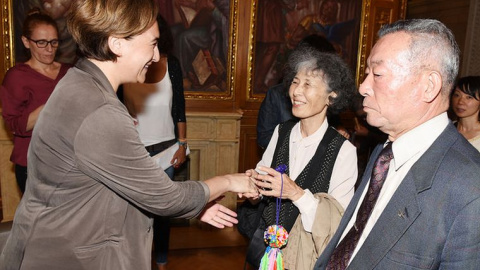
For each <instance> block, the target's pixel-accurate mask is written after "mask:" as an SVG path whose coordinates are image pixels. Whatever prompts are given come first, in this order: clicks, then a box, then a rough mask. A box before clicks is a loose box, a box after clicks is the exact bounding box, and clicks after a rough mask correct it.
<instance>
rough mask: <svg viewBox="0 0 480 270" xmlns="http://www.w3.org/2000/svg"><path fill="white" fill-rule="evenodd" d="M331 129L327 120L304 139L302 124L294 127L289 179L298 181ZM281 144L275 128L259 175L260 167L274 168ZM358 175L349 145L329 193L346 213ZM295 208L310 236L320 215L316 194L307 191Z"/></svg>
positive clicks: (339, 159) (337, 163)
mask: <svg viewBox="0 0 480 270" xmlns="http://www.w3.org/2000/svg"><path fill="white" fill-rule="evenodd" d="M327 128H328V122H327V119H325V120H324V121H323V123H322V125H321V126H320V128H319V129H318V130H317V131H315V132H314V133H313V134H312V135H310V136H308V137H305V138H303V137H302V134H301V132H300V122H298V123H297V124H296V125H295V126H294V127H293V129H292V132H291V134H290V142H289V145H290V147H289V149H290V150H289V151H290V155H289V172H290V175H289V177H290V178H291V179H292V180H293V181H295V179H296V178H297V177H298V176H299V175H300V173H301V172H302V170H303V169H304V168H305V166H306V165H307V164H308V162H309V161H310V160H311V159H312V157H313V156H314V154H315V152H316V151H317V147H318V145H319V144H320V141H321V140H322V139H323V136H324V135H325V133H326V132H327ZM277 141H278V126H277V127H276V128H275V131H274V132H273V136H272V138H271V139H270V143H269V144H268V146H267V149H266V150H265V152H264V153H263V156H262V160H260V162H258V164H257V171H259V170H258V167H259V166H264V167H270V165H271V164H272V160H273V154H274V152H275V147H276V145H277ZM259 172H260V171H259ZM260 173H261V172H260ZM357 175H358V168H357V152H356V148H355V146H353V145H352V144H351V143H350V142H349V141H345V142H344V143H343V145H342V147H341V148H340V151H339V153H338V156H337V159H336V160H335V164H334V166H333V171H332V176H331V178H330V187H329V189H328V194H330V195H331V196H333V197H334V198H335V199H336V200H337V201H338V202H339V203H340V205H342V207H343V208H344V209H345V208H346V207H347V205H348V203H349V202H350V200H351V199H352V197H353V192H354V186H355V182H356V180H357ZM293 204H294V205H295V206H296V207H297V208H298V209H299V211H300V214H301V218H302V223H303V227H304V229H305V230H306V231H307V232H311V231H312V226H313V223H314V221H315V220H314V218H315V212H316V211H317V204H318V200H317V199H315V198H314V196H313V194H312V193H311V192H310V191H309V190H308V189H306V190H305V194H304V195H303V196H302V197H300V199H298V200H296V201H294V202H293Z"/></svg>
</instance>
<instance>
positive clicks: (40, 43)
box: [28, 38, 60, 48]
mask: <svg viewBox="0 0 480 270" xmlns="http://www.w3.org/2000/svg"><path fill="white" fill-rule="evenodd" d="M28 40H30V41H33V42H35V44H36V45H37V47H38V48H45V47H47V46H48V44H50V45H51V46H52V48H57V47H58V44H60V40H58V39H52V40H45V39H40V40H34V39H31V38H28Z"/></svg>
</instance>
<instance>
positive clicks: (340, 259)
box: [327, 142, 393, 270]
mask: <svg viewBox="0 0 480 270" xmlns="http://www.w3.org/2000/svg"><path fill="white" fill-rule="evenodd" d="M392 158H393V152H392V143H391V142H388V144H387V146H385V148H383V150H382V151H381V152H380V155H379V156H378V158H377V160H376V161H375V165H374V167H373V171H372V176H371V178H370V184H369V186H368V191H367V194H365V197H364V198H363V202H362V204H361V205H360V208H359V209H358V213H357V218H356V220H355V224H354V225H353V226H352V228H350V231H348V233H347V234H346V235H345V237H344V238H343V240H342V241H341V242H340V244H338V246H337V247H336V248H335V250H334V251H333V254H332V256H331V257H330V261H329V262H328V265H327V270H334V269H335V270H338V269H345V268H347V265H348V262H349V261H350V257H351V256H352V254H353V251H354V250H355V247H356V246H357V243H358V239H359V238H360V235H362V232H363V229H364V228H365V224H367V220H368V218H369V217H370V213H371V212H372V209H373V207H374V206H375V203H376V201H377V198H378V194H380V190H381V189H382V186H383V183H384V182H385V178H387V173H388V168H389V167H390V161H391V160H392Z"/></svg>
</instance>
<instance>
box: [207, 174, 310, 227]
mask: <svg viewBox="0 0 480 270" xmlns="http://www.w3.org/2000/svg"><path fill="white" fill-rule="evenodd" d="M285 171H286V167H285V166H284V165H280V166H279V167H277V168H276V169H272V168H268V167H259V168H257V170H254V169H250V170H247V171H246V172H245V173H238V174H228V175H224V176H221V178H223V179H224V180H223V181H222V182H223V183H222V184H224V185H227V186H226V187H225V188H224V189H223V190H224V191H230V192H235V193H237V194H238V196H239V197H240V198H247V199H250V200H258V199H259V198H260V197H261V196H271V197H276V198H282V199H289V200H292V201H296V200H298V199H300V197H301V196H303V194H304V193H305V191H304V190H303V189H302V188H301V187H299V186H298V185H297V184H295V182H294V181H293V180H291V179H290V177H289V176H288V175H286V174H285ZM225 180H226V181H225ZM209 186H210V187H211V185H209ZM213 189H214V190H215V191H217V190H218V189H217V187H213ZM210 192H211V193H212V192H213V191H212V188H211V189H210ZM222 193H223V192H222ZM219 195H221V194H219ZM211 196H212V194H211ZM213 197H215V198H217V197H219V196H215V195H213ZM220 198H221V197H220ZM218 200H219V198H217V199H215V200H214V201H212V202H210V203H209V204H207V206H206V207H205V209H204V211H203V212H202V214H201V216H200V220H201V221H203V222H206V223H208V224H210V225H212V226H214V227H217V228H224V227H225V226H227V227H232V226H233V224H237V223H238V220H237V219H236V217H237V213H235V212H234V211H232V210H230V209H228V208H226V207H225V206H222V205H220V204H218V203H216V201H218Z"/></svg>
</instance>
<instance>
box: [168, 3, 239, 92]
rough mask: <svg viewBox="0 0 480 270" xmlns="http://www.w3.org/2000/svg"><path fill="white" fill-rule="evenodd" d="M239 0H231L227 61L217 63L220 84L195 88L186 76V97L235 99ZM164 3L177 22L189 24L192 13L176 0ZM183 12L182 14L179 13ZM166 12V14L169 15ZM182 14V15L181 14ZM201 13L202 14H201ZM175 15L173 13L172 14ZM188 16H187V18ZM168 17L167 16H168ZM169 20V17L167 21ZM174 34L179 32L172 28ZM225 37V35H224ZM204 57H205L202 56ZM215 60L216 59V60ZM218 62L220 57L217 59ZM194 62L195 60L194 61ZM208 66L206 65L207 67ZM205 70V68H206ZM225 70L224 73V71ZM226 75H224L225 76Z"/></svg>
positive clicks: (198, 55) (173, 26) (172, 26)
mask: <svg viewBox="0 0 480 270" xmlns="http://www.w3.org/2000/svg"><path fill="white" fill-rule="evenodd" d="M238 1H239V0H230V2H229V5H230V13H229V14H230V15H229V18H228V21H229V35H228V38H227V40H228V44H227V55H226V56H225V62H224V63H222V62H223V61H220V63H219V64H218V65H217V67H219V68H218V70H219V71H218V72H219V73H220V74H224V75H222V79H220V80H221V82H220V83H219V84H218V85H214V86H213V87H209V88H206V89H200V90H198V89H194V87H191V86H190V83H191V82H192V81H193V80H191V79H190V78H187V79H186V78H185V76H184V93H185V98H186V99H190V100H233V98H234V94H235V93H234V89H235V80H234V78H235V65H236V48H238V44H237V42H238V40H237V33H238V20H239V14H238V13H239V12H238V5H239V3H238ZM162 3H163V5H166V8H167V9H171V11H169V12H167V14H174V13H175V16H176V20H177V21H176V24H183V23H184V24H185V28H187V27H188V26H187V25H186V24H187V20H189V18H188V17H189V16H190V14H188V13H187V14H183V13H181V12H179V10H180V9H179V7H178V6H175V1H174V0H166V1H162ZM163 10H164V8H162V6H161V5H160V13H161V14H162V11H163ZM179 13H181V14H179ZM167 14H165V15H167ZM162 15H163V16H164V17H166V16H165V15H164V14H162ZM179 15H180V16H179ZM199 15H201V14H199ZM172 16H173V15H172ZM186 17H187V18H186ZM179 18H181V19H182V21H183V23H181V21H180V22H179V21H178V20H179ZM166 19H167V18H166ZM168 21H169V20H168V19H167V22H168ZM169 25H170V26H171V28H172V29H175V25H172V24H171V23H170V22H169ZM172 32H173V35H174V37H175V35H176V34H177V33H176V31H174V30H172ZM222 38H223V39H224V38H225V37H223V36H222ZM175 46H178V44H175ZM200 56H201V55H200V52H199V53H198V54H197V57H195V60H196V59H197V58H198V57H200ZM205 58H210V57H205ZM202 59H203V58H202ZM214 62H215V61H214ZM183 63H184V62H183V61H182V60H181V65H182V69H184V67H183ZM216 63H218V59H217V61H216ZM192 64H193V62H192ZM205 68H206V67H205ZM204 70H205V69H204ZM222 72H223V73H222ZM197 75H198V74H197ZM223 76H224V77H223ZM196 77H197V78H200V76H196Z"/></svg>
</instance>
